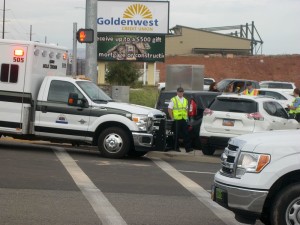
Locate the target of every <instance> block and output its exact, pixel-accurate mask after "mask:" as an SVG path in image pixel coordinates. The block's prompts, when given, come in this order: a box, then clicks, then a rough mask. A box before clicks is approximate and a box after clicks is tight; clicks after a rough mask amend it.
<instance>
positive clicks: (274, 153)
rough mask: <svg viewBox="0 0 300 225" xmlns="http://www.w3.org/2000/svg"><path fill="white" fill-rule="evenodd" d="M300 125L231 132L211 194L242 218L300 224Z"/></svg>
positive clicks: (282, 223)
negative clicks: (294, 127) (283, 128)
mask: <svg viewBox="0 0 300 225" xmlns="http://www.w3.org/2000/svg"><path fill="white" fill-rule="evenodd" d="M299 137H300V130H280V131H267V132H261V133H259V132H258V133H253V134H246V135H241V136H238V137H235V138H232V139H231V140H230V141H229V143H228V146H227V147H226V148H225V150H224V153H223V154H222V156H221V164H222V168H221V169H220V171H219V172H217V173H216V175H215V178H214V184H213V186H212V199H213V200H214V201H216V202H217V203H219V204H220V205H222V206H224V207H226V208H228V209H230V210H231V211H233V212H234V213H235V215H236V219H237V220H238V221H239V222H243V223H249V224H254V223H255V221H256V220H257V219H260V220H261V221H262V222H263V223H265V224H271V225H299V224H300V142H299Z"/></svg>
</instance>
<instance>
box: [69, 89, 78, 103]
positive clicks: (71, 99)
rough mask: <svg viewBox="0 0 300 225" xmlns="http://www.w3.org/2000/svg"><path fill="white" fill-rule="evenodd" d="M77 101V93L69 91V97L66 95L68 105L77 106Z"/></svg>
mask: <svg viewBox="0 0 300 225" xmlns="http://www.w3.org/2000/svg"><path fill="white" fill-rule="evenodd" d="M77 102H78V94H77V93H72V92H71V93H69V97H68V105H71V106H77V105H78V104H77Z"/></svg>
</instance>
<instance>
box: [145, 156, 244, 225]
mask: <svg viewBox="0 0 300 225" xmlns="http://www.w3.org/2000/svg"><path fill="white" fill-rule="evenodd" d="M150 159H151V160H152V161H153V162H154V163H155V164H156V165H157V166H158V167H160V168H161V169H162V170H163V171H164V172H166V173H167V174H168V175H169V176H171V177H172V178H173V179H175V180H176V181H177V182H178V183H180V184H181V185H182V186H183V187H184V188H186V189H187V190H188V191H189V192H191V193H192V194H193V195H194V196H195V197H196V198H198V199H199V200H200V202H202V203H203V204H204V205H205V206H206V207H207V208H209V209H210V210H211V211H212V212H213V213H214V214H215V215H216V216H217V217H219V219H221V220H222V221H223V222H224V223H225V224H227V225H240V224H242V223H239V222H237V221H236V220H235V219H234V214H233V213H232V212H231V211H229V210H227V209H225V208H223V207H222V206H220V205H218V204H217V203H215V202H214V201H212V200H211V198H210V194H209V193H208V192H207V191H206V190H205V189H203V188H202V187H201V186H200V185H199V184H197V183H196V182H194V181H192V180H191V179H189V178H188V177H186V176H184V175H183V174H182V173H180V172H179V171H178V170H176V169H175V168H174V167H173V166H171V165H170V164H169V163H167V162H165V161H163V160H161V159H159V158H150Z"/></svg>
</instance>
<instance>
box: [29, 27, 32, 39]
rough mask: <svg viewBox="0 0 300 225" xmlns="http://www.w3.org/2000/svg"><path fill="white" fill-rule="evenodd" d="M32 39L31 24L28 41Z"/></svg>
mask: <svg viewBox="0 0 300 225" xmlns="http://www.w3.org/2000/svg"><path fill="white" fill-rule="evenodd" d="M31 39H32V25H30V29H29V41H31Z"/></svg>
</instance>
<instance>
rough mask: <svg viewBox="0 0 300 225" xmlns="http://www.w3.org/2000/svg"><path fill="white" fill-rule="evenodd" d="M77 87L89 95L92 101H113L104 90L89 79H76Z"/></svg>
mask: <svg viewBox="0 0 300 225" xmlns="http://www.w3.org/2000/svg"><path fill="white" fill-rule="evenodd" d="M76 83H77V84H78V86H79V87H81V89H82V90H83V91H84V92H85V93H86V94H87V96H89V98H90V99H91V100H92V101H94V102H111V101H113V100H112V99H111V98H110V97H109V96H108V95H107V94H106V93H105V92H104V91H102V90H101V89H100V88H99V87H98V86H97V85H96V84H94V83H92V82H89V81H77V82H76Z"/></svg>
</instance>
